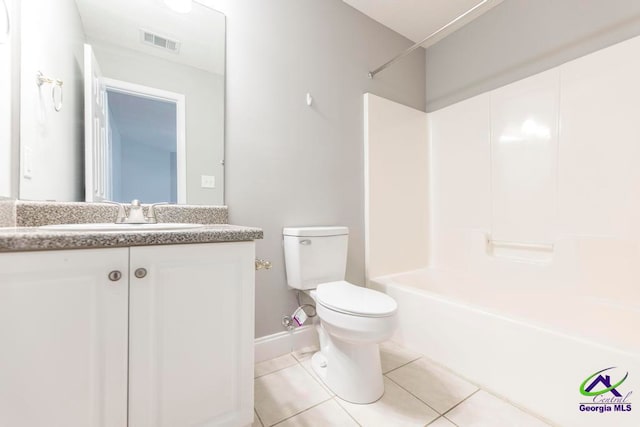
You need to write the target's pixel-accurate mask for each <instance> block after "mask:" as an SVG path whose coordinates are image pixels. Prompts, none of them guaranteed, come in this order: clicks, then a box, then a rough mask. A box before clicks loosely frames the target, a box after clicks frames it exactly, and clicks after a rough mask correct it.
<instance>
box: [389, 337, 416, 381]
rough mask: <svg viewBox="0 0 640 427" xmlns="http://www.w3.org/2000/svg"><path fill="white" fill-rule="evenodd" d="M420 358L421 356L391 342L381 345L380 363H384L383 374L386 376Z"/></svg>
mask: <svg viewBox="0 0 640 427" xmlns="http://www.w3.org/2000/svg"><path fill="white" fill-rule="evenodd" d="M419 358H420V354H418V353H416V352H413V351H411V350H407V349H406V348H403V347H400V346H399V345H397V344H395V343H393V342H391V341H387V342H383V343H382V344H380V362H381V363H382V372H383V373H385V374H386V373H387V372H389V371H391V370H393V369H396V368H399V367H400V366H402V365H406V364H407V363H409V362H411V361H414V360H416V359H419Z"/></svg>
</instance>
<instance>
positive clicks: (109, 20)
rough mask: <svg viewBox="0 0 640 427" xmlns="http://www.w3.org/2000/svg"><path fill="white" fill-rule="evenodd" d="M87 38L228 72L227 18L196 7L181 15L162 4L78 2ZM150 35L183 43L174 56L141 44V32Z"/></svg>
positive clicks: (148, 0)
mask: <svg viewBox="0 0 640 427" xmlns="http://www.w3.org/2000/svg"><path fill="white" fill-rule="evenodd" d="M76 4H77V6H78V11H79V12H80V18H81V19H82V25H83V27H84V31H85V35H86V36H87V39H89V40H95V41H102V42H106V43H108V44H111V45H115V46H120V47H124V48H126V49H130V50H134V51H137V52H142V53H146V54H148V55H152V56H155V57H159V58H162V59H166V60H169V61H172V62H178V63H181V64H184V65H189V66H191V67H195V68H199V69H201V70H205V71H209V72H212V73H216V74H221V75H223V74H224V70H225V65H224V61H225V51H224V50H225V44H226V41H225V16H224V15H223V14H222V13H220V12H218V11H215V10H213V9H210V8H208V7H206V6H203V5H201V4H198V3H196V2H194V3H193V10H192V11H191V12H190V13H188V14H180V13H176V12H174V11H172V10H171V9H169V8H168V7H167V6H165V4H164V2H163V0H108V1H105V0H76ZM141 29H144V30H146V31H151V32H153V33H156V34H158V35H160V36H164V37H167V38H170V39H173V40H177V41H179V42H180V51H179V52H178V53H173V52H170V51H166V50H163V49H160V48H157V47H154V46H149V45H146V44H143V43H142V42H141V35H140V30H141Z"/></svg>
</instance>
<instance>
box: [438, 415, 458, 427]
mask: <svg viewBox="0 0 640 427" xmlns="http://www.w3.org/2000/svg"><path fill="white" fill-rule="evenodd" d="M442 418H444V419H445V420H447V421H449V422H450V423H451V424H453V425H454V426H456V427H459V426H458V424H456V423H454V422H453V421H451V420H450V419H449V418H447V417H445V416H444V415H443V416H442Z"/></svg>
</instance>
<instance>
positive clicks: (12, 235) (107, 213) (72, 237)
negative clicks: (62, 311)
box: [0, 200, 263, 252]
mask: <svg viewBox="0 0 640 427" xmlns="http://www.w3.org/2000/svg"><path fill="white" fill-rule="evenodd" d="M143 208H144V210H145V214H146V210H147V208H148V206H143ZM154 209H155V210H156V212H155V214H156V218H157V220H158V223H183V224H204V226H202V227H197V228H181V229H172V230H158V229H157V228H156V229H153V227H150V228H149V229H143V228H140V229H133V230H131V231H128V230H115V231H102V230H89V231H78V230H46V229H42V228H39V227H42V226H46V225H57V224H92V223H113V222H115V219H116V217H117V215H118V207H117V206H116V205H109V204H105V203H82V202H35V201H34V202H32V201H23V200H16V201H13V200H11V201H5V200H0V221H3V222H0V227H5V228H0V252H14V251H35V250H52V249H80V248H108V247H128V246H149V245H172V244H190V243H214V242H234V241H235V242H238V241H250V240H256V239H262V237H263V233H262V230H261V229H259V228H253V227H243V226H236V225H229V224H228V221H229V213H228V208H227V207H226V206H196V205H161V206H156V207H155V208H154ZM5 211H6V212H5ZM4 217H6V218H4Z"/></svg>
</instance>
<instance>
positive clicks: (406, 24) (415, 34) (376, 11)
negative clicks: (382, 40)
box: [342, 0, 503, 47]
mask: <svg viewBox="0 0 640 427" xmlns="http://www.w3.org/2000/svg"><path fill="white" fill-rule="evenodd" d="M342 1H344V2H345V3H347V4H349V5H350V6H352V7H354V8H355V9H357V10H359V11H360V12H362V13H364V14H365V15H367V16H369V17H370V18H372V19H374V20H376V21H378V22H379V23H381V24H382V25H384V26H386V27H389V28H391V29H392V30H394V31H395V32H397V33H399V34H402V35H403V36H405V37H406V38H408V39H410V40H413V41H414V42H419V41H421V40H423V39H424V38H425V37H427V36H428V35H429V34H431V33H433V32H434V31H436V30H438V29H439V28H441V27H442V26H444V25H445V24H447V23H448V22H450V21H452V20H453V19H455V18H456V17H458V16H460V15H462V14H463V13H464V12H466V11H467V10H469V9H471V8H472V7H474V6H475V5H477V4H479V3H480V1H481V0H342ZM502 1H503V0H487V2H486V3H485V4H484V6H482V7H480V8H479V9H478V10H477V11H475V12H474V13H472V14H470V15H469V16H467V17H465V18H464V19H462V20H460V21H459V22H457V23H456V24H455V25H453V26H452V27H450V28H449V29H447V31H444V32H442V33H440V34H439V35H438V36H437V37H435V38H434V39H432V40H430V41H429V42H428V43H425V44H424V45H423V47H429V46H431V45H433V44H434V43H437V42H438V41H439V40H442V39H443V38H445V37H446V36H447V35H449V34H451V33H452V32H454V31H455V30H457V29H459V28H460V27H462V26H464V25H466V24H468V23H469V22H471V21H472V20H474V19H475V18H477V17H478V16H480V15H482V14H483V13H485V12H487V11H489V10H490V9H492V8H493V7H495V6H497V5H498V4H500V3H502Z"/></svg>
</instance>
